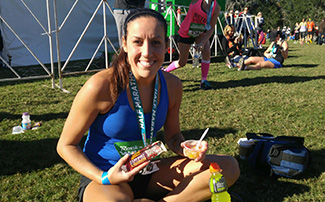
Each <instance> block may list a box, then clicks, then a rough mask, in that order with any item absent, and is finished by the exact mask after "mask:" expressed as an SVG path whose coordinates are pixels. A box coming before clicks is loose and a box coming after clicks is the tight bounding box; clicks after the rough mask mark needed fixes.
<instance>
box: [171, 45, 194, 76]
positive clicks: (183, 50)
mask: <svg viewBox="0 0 325 202" xmlns="http://www.w3.org/2000/svg"><path fill="white" fill-rule="evenodd" d="M178 48H179V59H178V61H174V62H172V63H171V64H170V65H169V66H168V67H167V68H166V69H165V71H166V72H171V71H173V70H175V69H177V68H180V67H184V66H185V65H186V63H187V58H188V55H189V50H190V48H191V44H185V43H181V42H180V43H178Z"/></svg>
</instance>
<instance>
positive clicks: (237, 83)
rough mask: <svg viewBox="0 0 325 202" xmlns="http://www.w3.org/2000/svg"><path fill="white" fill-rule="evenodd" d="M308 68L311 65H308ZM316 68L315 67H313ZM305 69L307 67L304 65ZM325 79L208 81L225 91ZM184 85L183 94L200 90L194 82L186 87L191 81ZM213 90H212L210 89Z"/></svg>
mask: <svg viewBox="0 0 325 202" xmlns="http://www.w3.org/2000/svg"><path fill="white" fill-rule="evenodd" d="M309 66H310V67H311V66H313V65H309ZM314 66H317V65H314ZM306 67H307V65H306ZM318 79H325V76H310V77H308V76H272V77H256V78H246V79H241V80H230V81H227V82H213V81H210V84H211V85H212V87H213V88H214V90H216V89H226V88H236V87H247V86H255V85H260V84H267V83H285V84H292V83H299V82H307V81H312V80H318ZM182 82H183V84H184V89H183V91H184V92H189V91H197V90H200V83H199V82H196V83H195V84H193V85H188V84H186V82H193V81H192V80H182ZM212 90H213V89H212Z"/></svg>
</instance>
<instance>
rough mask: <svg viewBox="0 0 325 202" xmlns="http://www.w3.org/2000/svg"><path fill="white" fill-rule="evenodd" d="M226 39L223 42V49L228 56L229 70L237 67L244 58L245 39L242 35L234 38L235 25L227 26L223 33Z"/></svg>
mask: <svg viewBox="0 0 325 202" xmlns="http://www.w3.org/2000/svg"><path fill="white" fill-rule="evenodd" d="M223 33H224V35H225V37H223V38H222V40H221V45H222V48H223V50H224V52H225V54H226V64H227V66H228V68H229V69H232V68H234V67H236V63H238V62H239V60H240V59H241V58H242V57H243V56H242V45H243V37H242V34H239V35H238V36H236V37H235V36H234V33H235V27H234V25H227V26H226V27H225V29H224V31H223Z"/></svg>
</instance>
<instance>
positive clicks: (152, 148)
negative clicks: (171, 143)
mask: <svg viewBox="0 0 325 202" xmlns="http://www.w3.org/2000/svg"><path fill="white" fill-rule="evenodd" d="M165 151H167V149H166V147H165V145H164V143H162V142H161V141H157V142H154V143H152V144H151V145H148V146H146V147H144V148H142V149H141V150H139V151H137V152H135V153H134V154H132V155H131V156H129V158H128V160H127V162H126V163H125V164H124V165H123V166H122V169H123V170H124V171H125V172H128V171H131V170H132V169H133V168H135V167H137V166H139V165H141V164H142V163H144V162H146V161H149V160H150V159H152V158H154V157H156V156H158V155H160V154H161V153H163V152H165Z"/></svg>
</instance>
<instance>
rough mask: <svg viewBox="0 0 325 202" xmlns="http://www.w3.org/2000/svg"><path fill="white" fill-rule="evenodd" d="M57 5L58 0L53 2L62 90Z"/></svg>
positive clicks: (60, 80) (60, 76)
mask: <svg viewBox="0 0 325 202" xmlns="http://www.w3.org/2000/svg"><path fill="white" fill-rule="evenodd" d="M56 6H57V4H56V0H53V8H54V20H55V29H56V32H55V34H56V51H57V61H58V74H59V82H60V84H59V85H60V86H59V88H60V89H62V72H61V54H60V40H59V32H60V29H59V24H58V15H57V14H58V13H57V7H56Z"/></svg>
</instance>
